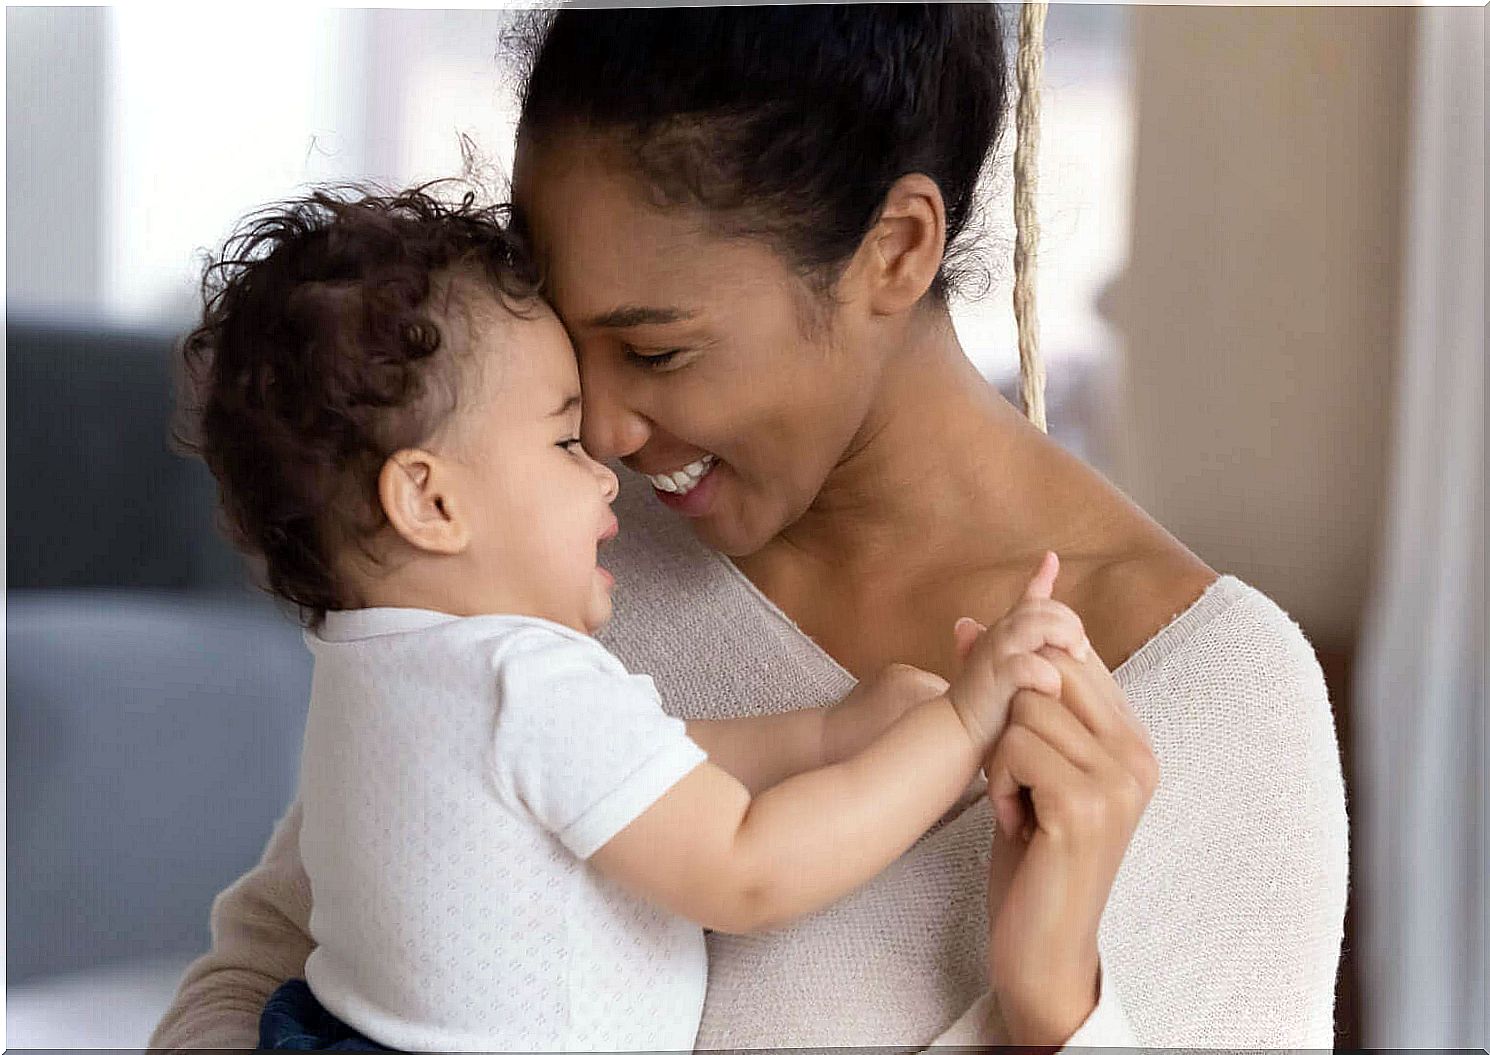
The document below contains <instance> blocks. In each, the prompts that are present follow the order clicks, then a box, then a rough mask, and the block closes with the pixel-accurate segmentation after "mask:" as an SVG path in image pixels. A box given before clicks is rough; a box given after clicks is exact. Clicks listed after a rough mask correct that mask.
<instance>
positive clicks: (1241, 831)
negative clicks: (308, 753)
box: [151, 474, 1347, 1049]
mask: <svg viewBox="0 0 1490 1055" xmlns="http://www.w3.org/2000/svg"><path fill="white" fill-rule="evenodd" d="M623 475H624V476H628V477H629V476H630V475H631V474H623ZM617 513H618V515H619V517H620V521H621V524H622V532H621V535H620V537H619V538H618V539H617V540H616V542H614V543H612V544H611V545H610V546H609V547H608V548H607V550H606V554H605V561H606V564H607V566H608V567H610V568H611V569H612V570H613V571H614V572H615V574H616V578H617V583H618V586H617V590H616V605H615V607H616V613H615V617H614V619H613V621H612V623H611V625H610V627H609V628H608V629H607V631H606V632H605V634H604V635H603V637H602V641H603V643H604V644H605V645H606V646H607V647H608V648H610V649H611V650H612V651H613V652H614V653H615V654H616V655H617V656H618V657H619V658H620V659H621V661H622V662H623V663H625V664H626V666H627V668H628V669H630V670H631V671H634V672H637V673H646V674H650V675H652V677H653V678H654V680H655V681H656V684H657V687H658V690H659V691H660V693H661V696H662V700H663V703H664V705H665V706H666V708H667V709H668V711H669V712H670V713H672V714H675V715H677V716H679V717H683V718H724V717H730V716H735V715H743V714H759V713H768V712H770V713H774V712H779V711H784V710H789V709H792V708H794V707H801V706H806V705H810V704H825V703H828V702H830V701H833V700H836V699H838V698H840V697H842V696H843V695H844V694H845V693H847V692H848V690H849V689H850V688H851V687H852V686H853V684H854V679H853V678H852V677H851V676H850V675H849V674H848V673H847V672H846V671H844V670H843V669H842V668H841V667H839V666H838V664H837V663H835V662H834V661H833V660H832V659H831V658H830V657H829V656H827V655H826V654H825V653H824V652H823V651H822V650H821V649H820V648H818V647H817V645H816V644H815V643H814V642H813V641H812V640H811V639H809V638H808V637H806V636H805V635H804V634H802V633H801V632H800V631H799V630H798V629H797V628H796V627H795V626H794V625H793V624H792V623H791V621H790V620H789V619H788V618H786V616H784V615H783V614H782V613H781V612H780V611H779V610H778V609H776V608H775V606H773V605H772V604H771V603H770V602H769V601H768V600H767V599H766V598H764V597H763V596H762V595H761V594H760V593H759V592H758V591H756V590H755V589H754V587H753V586H752V585H751V584H750V583H749V582H748V581H747V580H746V579H745V578H744V576H743V575H741V574H740V573H739V572H738V571H737V570H736V569H735V568H734V566H733V565H732V564H731V563H730V562H729V561H728V560H727V559H725V558H724V557H722V556H720V555H718V554H716V553H713V552H712V551H709V550H707V549H705V548H704V547H703V546H702V545H700V544H699V543H698V542H697V541H696V540H695V539H694V538H693V536H692V535H691V534H690V533H689V532H688V529H687V527H686V525H684V524H683V523H681V522H680V521H679V519H678V518H676V517H674V516H672V515H671V514H670V513H668V512H667V511H666V510H664V509H662V508H661V507H660V505H659V504H658V503H657V502H656V500H655V499H654V498H652V496H651V495H650V493H649V491H648V489H647V488H646V486H645V481H642V480H639V479H626V480H625V481H624V484H623V488H622V495H621V497H620V498H619V499H618V501H617ZM1114 673H1115V677H1116V679H1117V681H1118V684H1119V685H1120V686H1121V687H1122V689H1123V691H1124V692H1125V693H1126V695H1127V698H1128V700H1129V702H1130V703H1131V705H1132V706H1133V709H1134V710H1135V712H1136V713H1137V715H1138V717H1139V718H1140V719H1141V720H1142V721H1143V723H1144V724H1145V726H1146V727H1147V728H1148V730H1149V733H1150V736H1151V737H1152V739H1153V743H1154V749H1155V751H1156V753H1157V755H1158V758H1159V762H1160V767H1161V770H1162V778H1161V781H1160V786H1159V789H1158V791H1157V792H1156V793H1155V795H1154V797H1153V799H1152V801H1151V802H1150V804H1149V807H1148V810H1147V812H1146V813H1145V814H1144V817H1143V820H1142V821H1141V822H1140V824H1139V826H1138V829H1137V831H1136V833H1135V834H1134V837H1133V840H1132V842H1131V844H1130V846H1129V848H1128V851H1127V854H1126V857H1125V858H1124V861H1123V865H1122V867H1121V869H1120V871H1119V873H1118V877H1117V880H1116V883H1115V885H1114V887H1113V890H1112V894H1111V897H1110V899H1109V901H1108V905H1107V909H1106V912H1105V914H1104V916H1103V919H1102V925H1101V930H1100V939H1099V940H1100V946H1101V952H1102V962H1103V971H1104V977H1103V980H1102V984H1103V1004H1104V1005H1106V1004H1108V1003H1109V995H1110V996H1111V997H1112V998H1113V1004H1114V1006H1116V1005H1118V1004H1120V1005H1121V1007H1120V1010H1116V1011H1114V1010H1111V1009H1109V1010H1108V1011H1106V1012H1104V1014H1103V1015H1099V1016H1094V1017H1097V1018H1102V1019H1104V1021H1109V1020H1113V1021H1115V1020H1118V1019H1123V1018H1124V1017H1125V1020H1126V1021H1125V1023H1124V1022H1119V1023H1118V1026H1122V1025H1126V1026H1127V1027H1131V1035H1132V1037H1133V1038H1136V1040H1137V1043H1139V1044H1141V1045H1143V1046H1156V1047H1157V1046H1195V1047H1258V1048H1261V1047H1315V1048H1320V1047H1330V1046H1332V1042H1333V1039H1334V1030H1333V1008H1334V988H1335V973H1336V969H1337V965H1338V959H1339V953H1340V944H1341V939H1342V934H1343V921H1344V911H1345V893H1346V852H1347V836H1346V816H1345V796H1344V783H1343V779H1342V775H1341V768H1340V760H1339V753H1338V745H1337V741H1336V737H1335V728H1334V721H1333V717H1332V715H1331V713H1330V708H1329V703H1328V699H1327V697H1326V693H1325V686H1324V679H1323V676H1322V675H1321V673H1320V669H1319V665H1318V663H1317V662H1316V660H1315V657H1314V654H1313V651H1312V649H1311V648H1310V646H1309V644H1308V642H1307V641H1306V640H1305V638H1304V636H1303V634H1302V633H1301V632H1300V630H1299V628H1298V627H1297V626H1296V625H1295V624H1294V623H1293V622H1292V621H1291V620H1290V619H1289V618H1288V616H1287V615H1285V614H1284V613H1283V612H1282V611H1281V610H1280V609H1279V608H1278V607H1277V606H1276V605H1275V604H1273V602H1272V601H1270V600H1269V599H1268V598H1267V597H1265V596H1264V595H1263V594H1261V593H1259V592H1258V591H1256V590H1254V589H1252V588H1251V587H1249V586H1247V585H1246V584H1244V583H1242V582H1240V581H1238V580H1237V579H1234V578H1231V577H1222V578H1220V579H1218V580H1217V581H1216V582H1215V583H1214V584H1212V585H1211V587H1210V588H1209V589H1208V590H1207V591H1206V592H1205V594H1204V595H1203V596H1202V597H1201V598H1200V599H1199V600H1198V601H1196V602H1195V603H1194V604H1193V605H1192V606H1191V607H1189V608H1188V609H1186V610H1185V611H1184V612H1183V613H1181V614H1180V615H1179V616H1178V617H1177V618H1175V619H1174V620H1173V621H1172V622H1171V623H1170V624H1169V625H1168V626H1167V627H1165V628H1164V629H1163V630H1161V631H1160V632H1159V633H1158V634H1156V635H1155V636H1154V637H1153V638H1152V639H1150V640H1149V641H1148V642H1147V643H1146V644H1145V645H1144V646H1143V647H1142V648H1141V649H1139V650H1138V651H1137V652H1136V653H1134V655H1133V656H1132V657H1130V658H1129V659H1128V660H1127V662H1125V663H1124V664H1123V665H1122V666H1121V667H1119V668H1118V670H1117V671H1115V672H1114ZM299 813H300V811H299V808H298V806H292V807H291V808H290V810H289V812H288V813H287V814H286V815H285V817H284V819H283V820H282V821H281V822H280V824H279V825H278V827H277V828H276V830H275V833H274V835H273V837H272V838H271V839H270V842H269V845H268V848H267V849H266V850H265V853H264V857H263V859H262V861H261V862H260V864H259V865H258V866H257V867H256V868H255V869H254V870H253V871H251V872H250V873H248V875H246V876H244V877H243V878H242V879H240V880H239V881H238V882H237V883H235V884H234V885H233V886H232V887H230V888H229V889H228V890H227V891H225V892H224V893H223V894H222V895H220V896H219V898H218V900H217V902H216V904H215V905H214V909H213V919H212V934H213V944H212V948H211V950H210V951H209V952H208V953H207V954H206V955H204V956H203V957H202V958H201V959H199V960H198V961H197V962H196V963H194V964H193V965H192V966H191V967H190V968H189V969H188V971H187V974H186V977H185V978H184V980H183V982H182V986H181V989H180V992H179V993H178V994H177V997H176V1000H175V1002H174V1003H173V1004H172V1006H171V1008H170V1009H169V1011H168V1012H167V1014H166V1016H165V1018H164V1020H163V1021H162V1022H161V1024H160V1026H159V1027H158V1028H157V1031H156V1033H155V1036H154V1038H153V1039H152V1041H151V1043H152V1046H158V1047H171V1048H175V1047H249V1046H252V1045H253V1042H254V1039H255V1036H256V1028H257V1020H258V1014H259V1009H260V1008H261V1007H262V1006H263V1004H264V1001H265V999H266V998H267V997H268V995H269V994H270V993H271V992H272V991H273V990H274V988H275V987H276V986H277V985H279V984H280V983H281V982H282V981H284V980H285V979H288V978H292V977H295V976H297V975H300V974H301V973H302V971H303V968H304V963H305V959H306V956H307V954H308V953H309V951H310V943H309V938H308V937H307V936H306V926H307V919H308V917H309V912H310V896H309V884H308V882H307V880H306V878H305V872H304V869H303V867H302V866H301V863H300V859H299V853H298V850H297V847H296V843H297V833H298V829H299V824H300V819H299ZM992 829H993V819H992V812H991V810H990V808H989V804H988V801H987V799H986V798H982V799H978V800H976V801H974V802H973V803H972V804H971V805H966V806H964V807H963V808H961V810H960V812H958V813H957V814H956V816H953V817H950V818H949V819H947V820H946V822H945V823H943V824H941V825H940V826H938V827H937V828H935V829H933V830H932V831H931V832H930V833H929V834H928V835H926V836H925V837H923V838H922V839H921V840H920V841H919V842H917V843H916V844H915V845H914V846H913V847H912V848H911V850H910V851H908V852H907V853H906V854H905V855H904V856H903V857H902V858H900V859H899V860H898V861H896V862H895V863H894V864H893V865H891V866H890V867H889V868H888V869H886V870H885V871H884V872H883V873H882V874H881V875H880V876H878V877H877V878H876V879H874V880H873V881H871V882H870V883H869V884H867V885H866V886H865V887H863V888H862V889H860V890H859V891H857V892H856V893H854V894H853V895H851V896H849V897H848V898H845V899H844V900H842V901H840V902H838V903H836V904H834V905H832V906H830V907H829V908H827V909H825V910H823V911H821V912H819V913H816V914H814V915H812V916H809V917H807V918H805V919H803V920H800V921H798V922H797V923H796V924H794V925H792V926H790V927H787V928H784V929H782V930H778V931H774V932H772V933H769V934H760V935H753V936H748V937H737V936H729V935H721V934H710V935H709V937H708V941H709V944H708V953H709V980H708V990H707V994H706V998H705V1005H704V1013H703V1022H702V1024H701V1026H700V1030H699V1036H698V1046H699V1047H700V1048H719V1047H734V1048H748V1047H771V1046H778V1047H779V1046H802V1047H820V1046H833V1045H859V1044H864V1045H886V1046H893V1047H900V1048H905V1049H915V1048H920V1047H925V1046H927V1045H928V1044H931V1043H933V1042H935V1041H937V1040H939V1039H941V1040H944V1041H947V1042H950V1041H953V1040H956V1041H958V1042H963V1041H976V1042H979V1043H1000V1042H1002V1041H1003V1040H1004V1039H1005V1038H1004V1035H1003V1033H1002V1024H1001V1023H1000V1021H999V1020H998V1016H997V1013H996V1012H995V1011H993V1010H991V1004H992V1001H990V1000H989V999H988V997H987V994H986V988H987V983H986V977H987V970H986V965H985V954H986V951H987V935H988V919H987V908H986V904H985V898H986V887H987V868H988V861H989V856H990V849H991V834H992ZM1118 1026H1114V1027H1112V1028H1110V1029H1108V1027H1105V1026H1104V1027H1103V1028H1102V1029H1094V1030H1091V1031H1088V1030H1086V1029H1083V1031H1082V1035H1081V1036H1080V1038H1079V1041H1078V1043H1081V1044H1103V1043H1104V1042H1105V1043H1111V1044H1125V1043H1131V1041H1130V1040H1129V1039H1128V1038H1127V1035H1126V1031H1125V1029H1123V1028H1118ZM1093 1034H1095V1035H1093Z"/></svg>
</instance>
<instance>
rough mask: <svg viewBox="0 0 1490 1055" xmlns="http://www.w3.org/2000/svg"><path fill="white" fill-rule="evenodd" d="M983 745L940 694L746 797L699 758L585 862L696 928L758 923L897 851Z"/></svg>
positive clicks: (835, 891)
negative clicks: (880, 730) (865, 740)
mask: <svg viewBox="0 0 1490 1055" xmlns="http://www.w3.org/2000/svg"><path fill="white" fill-rule="evenodd" d="M986 747H987V745H985V744H981V743H979V742H977V741H976V740H975V739H974V737H973V735H972V734H971V733H970V732H969V730H968V727H967V726H966V725H965V724H964V723H963V721H962V719H961V718H959V717H958V715H957V711H956V710H955V708H954V707H953V705H952V703H951V701H950V700H948V699H947V698H946V697H941V698H938V699H936V700H932V701H929V702H927V703H924V704H921V705H920V706H918V707H916V708H915V709H914V710H912V711H911V712H910V713H909V714H907V715H906V716H905V717H904V718H902V719H901V720H900V721H899V722H897V723H896V724H895V725H894V726H893V727H891V729H890V730H889V731H888V732H886V733H885V734H884V735H883V736H882V737H880V739H879V740H878V741H876V742H875V743H874V744H872V745H871V746H870V747H869V748H867V749H866V750H865V751H863V752H861V753H860V754H859V755H857V756H856V757H854V758H851V759H849V760H847V761H845V762H840V763H838V764H836V765H831V766H825V767H822V768H819V769H813V770H810V771H808V772H805V773H800V774H798V775H796V776H793V777H790V778H788V779H787V780H785V781H783V782H781V783H780V784H777V785H776V786H774V787H772V788H769V789H768V790H766V791H764V792H762V793H761V794H759V795H757V796H755V797H754V798H752V797H751V795H750V792H749V791H748V790H747V789H746V788H745V786H744V785H743V784H741V783H740V782H739V781H738V780H736V779H735V778H734V777H732V776H730V775H729V773H727V772H726V771H725V770H724V769H722V768H720V767H719V766H716V765H713V764H711V763H706V764H704V765H701V766H699V767H697V768H696V769H695V770H694V771H693V772H692V773H690V774H689V775H688V776H686V777H684V778H683V779H682V780H681V781H679V782H678V783H677V784H676V785H674V787H673V788H672V789H671V790H669V791H668V792H667V793H666V794H665V795H663V796H662V797H661V798H660V799H659V800H658V801H657V802H656V803H655V804H654V805H653V806H652V807H651V808H649V809H648V810H647V811H646V812H645V813H643V814H642V815H641V816H639V817H638V818H637V819H636V820H634V821H632V822H631V824H629V825H627V826H626V827H625V828H624V829H623V830H622V831H621V832H620V833H619V834H617V835H616V836H615V837H614V838H612V839H611V840H610V841H609V842H607V843H606V844H605V845H604V846H602V847H601V848H600V849H599V850H598V851H597V852H596V853H595V854H594V856H593V857H592V858H591V861H593V862H594V864H595V866H596V867H597V868H598V869H600V871H601V872H603V873H605V874H606V875H608V876H609V877H610V878H612V879H614V880H616V881H617V882H619V883H621V884H622V885H623V886H626V887H628V888H629V889H631V890H633V891H634V892H636V893H638V894H640V895H641V896H643V897H646V898H647V899H649V900H651V901H653V902H656V903H657V904H660V905H662V906H663V907H665V908H667V909H669V910H671V911H673V912H676V913H678V914H679V915H682V916H686V917H688V918H690V919H693V920H695V921H697V922H698V923H700V924H702V925H704V926H706V927H710V928H712V929H714V930H722V931H727V932H732V933H748V932H752V931H756V930H762V929H766V928H769V927H771V926H775V925H778V924H781V923H783V922H785V921H787V920H789V919H792V918H794V917H796V916H799V915H803V914H805V913H807V912H810V911H812V910H813V909H816V908H819V907H821V906H823V905H826V904H828V903H829V902H831V901H834V900H836V899H837V898H839V897H842V896H843V895H844V894H847V893H848V892H849V891H851V890H853V889H854V888H855V887H857V886H859V885H860V884H862V883H864V882H866V881H867V880H869V879H870V878H871V877H873V876H874V875H875V874H876V873H878V872H879V871H880V870H882V869H883V868H884V867H885V866H887V865H888V864H889V863H890V862H891V861H893V860H894V859H895V858H896V857H898V856H899V855H900V854H902V853H904V852H905V850H906V849H907V848H909V846H910V845H911V843H913V842H914V841H915V840H916V838H917V837H918V836H919V835H920V834H921V833H922V832H923V831H925V830H926V829H927V828H928V827H930V826H931V824H932V823H933V822H934V821H935V820H936V819H937V818H938V817H940V816H941V815H942V814H943V813H944V812H945V811H946V810H947V809H948V808H949V807H950V806H951V805H952V803H953V802H955V801H956V800H957V797H958V796H959V795H960V794H961V793H962V790H963V789H964V788H965V787H967V784H968V782H969V781H970V780H971V779H972V777H973V774H974V773H975V772H976V771H977V768H978V765H979V763H980V762H982V760H983V756H984V754H985V753H986Z"/></svg>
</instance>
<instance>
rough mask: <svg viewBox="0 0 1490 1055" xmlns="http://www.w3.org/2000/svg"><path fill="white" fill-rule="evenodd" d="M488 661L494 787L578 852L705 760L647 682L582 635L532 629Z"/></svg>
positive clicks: (593, 846) (596, 844)
mask: <svg viewBox="0 0 1490 1055" xmlns="http://www.w3.org/2000/svg"><path fill="white" fill-rule="evenodd" d="M493 662H494V666H495V668H496V669H495V674H496V686H497V712H496V725H495V729H494V731H493V735H492V760H491V765H492V778H493V782H494V785H495V787H496V789H497V793H498V795H499V796H500V797H502V798H503V799H505V800H506V801H507V803H508V805H509V806H510V807H511V808H513V809H516V810H518V811H519V812H523V813H526V814H527V815H529V816H531V817H532V818H533V820H534V821H535V822H536V823H537V824H539V825H540V826H541V827H543V828H544V829H546V830H548V831H550V832H552V833H554V835H556V836H557V837H558V839H559V841H560V842H562V843H563V844H564V845H565V846H566V847H567V848H568V849H569V850H570V852H572V853H573V854H574V855H575V856H577V857H579V858H581V859H585V858H588V857H589V856H590V855H591V854H593V853H594V852H595V851H596V850H598V849H600V847H602V846H604V845H605V844H606V843H607V842H608V841H610V839H611V838H612V837H613V836H614V835H615V834H616V833H617V832H619V831H620V830H621V829H622V828H625V827H626V826H627V825H628V824H630V823H631V822H632V821H633V820H635V819H636V818H637V817H639V816H640V815H641V814H643V813H644V812H646V810H647V808H648V807H649V806H651V805H652V804H653V803H655V802H656V801H657V800H658V799H659V798H661V797H662V796H663V795H664V794H665V793H666V792H667V791H668V789H670V788H671V787H672V786H673V785H674V784H676V783H677V782H678V781H679V780H681V779H682V778H683V777H684V776H686V775H687V774H688V773H689V772H691V771H692V770H693V769H694V768H695V767H697V766H698V765H699V763H701V762H703V761H704V760H705V759H706V758H707V757H708V756H707V755H706V753H705V752H704V750H703V749H702V748H700V747H699V746H698V744H696V743H695V742H694V741H693V740H692V739H690V738H689V736H688V733H687V729H686V726H685V725H684V723H683V722H682V721H681V720H679V719H677V718H672V717H669V716H668V715H667V714H665V713H664V712H663V710H662V702H661V700H660V699H659V698H658V696H657V689H656V687H655V686H654V685H653V684H652V679H651V678H650V677H647V676H645V675H634V674H628V673H627V672H626V669H625V668H624V667H623V666H622V665H621V663H620V661H619V660H617V659H616V658H615V657H614V656H612V655H610V653H608V652H606V651H605V649H604V648H602V647H601V646H600V645H599V644H598V643H596V642H594V641H592V640H590V639H587V638H585V639H580V638H577V637H576V638H569V637H567V636H563V635H561V634H559V633H558V632H557V631H549V630H545V629H534V630H530V631H526V632H523V633H521V634H517V635H513V636H512V637H509V638H508V639H507V640H505V641H504V642H503V643H502V645H501V646H500V647H499V648H498V651H497V653H496V655H495V656H494V658H493Z"/></svg>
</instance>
